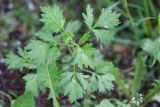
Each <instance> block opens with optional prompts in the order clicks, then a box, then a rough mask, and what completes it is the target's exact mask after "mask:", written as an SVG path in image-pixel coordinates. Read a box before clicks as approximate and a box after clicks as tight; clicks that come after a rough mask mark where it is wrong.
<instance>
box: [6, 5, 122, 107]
mask: <svg viewBox="0 0 160 107" xmlns="http://www.w3.org/2000/svg"><path fill="white" fill-rule="evenodd" d="M41 11H42V15H41V16H42V18H41V20H40V21H41V22H43V24H44V26H43V27H42V29H41V30H40V31H38V32H37V33H35V35H36V38H35V39H33V40H31V41H30V42H29V43H28V44H27V46H25V47H24V49H21V48H19V49H18V54H17V55H15V54H13V53H10V54H8V55H7V58H6V60H5V62H6V64H7V65H8V67H9V68H10V69H24V68H27V69H31V70H32V71H33V72H32V73H29V74H27V75H26V76H24V80H25V81H26V87H25V93H24V95H22V96H21V97H19V98H17V99H16V101H15V102H14V103H13V107H22V106H23V107H24V105H25V104H27V106H31V107H33V106H34V102H33V101H32V100H33V97H36V96H37V95H38V94H39V92H40V91H42V90H45V89H46V88H48V89H49V90H50V91H49V96H48V98H51V99H53V106H54V107H60V106H61V104H60V103H59V100H58V99H59V96H58V94H59V93H63V94H64V95H66V96H68V98H69V100H70V101H71V102H75V101H76V100H78V99H82V98H90V97H92V95H93V93H94V92H96V91H99V92H102V93H106V92H107V91H110V90H112V89H113V87H114V84H113V81H114V80H115V78H114V76H113V75H112V72H113V70H115V71H116V70H117V69H115V67H114V66H113V64H112V63H111V62H109V61H106V60H103V57H102V55H101V53H100V51H99V50H98V49H96V48H94V47H93V45H92V41H91V40H90V38H92V35H94V37H95V38H96V39H97V41H98V42H100V43H101V44H102V45H106V44H109V43H110V42H111V41H112V40H113V39H114V34H115V32H114V28H115V27H116V26H117V25H118V24H119V19H118V18H119V16H120V14H119V13H117V12H114V11H113V10H112V8H105V9H103V10H102V11H101V14H100V16H99V18H98V20H95V19H94V15H93V9H92V8H91V7H90V6H89V5H88V6H87V8H86V13H83V17H84V23H85V24H86V25H87V27H88V29H89V30H88V31H87V32H85V33H84V34H83V35H82V37H81V38H80V39H79V41H78V42H75V40H74V38H75V36H76V33H77V31H78V29H79V28H80V23H79V22H78V21H66V20H65V19H64V17H63V12H62V10H60V8H59V7H58V6H56V5H54V6H43V7H41ZM111 71H112V72H111ZM104 103H110V102H109V101H105V102H102V103H101V104H100V105H103V104H104ZM110 105H112V104H110ZM100 107H101V106H100Z"/></svg>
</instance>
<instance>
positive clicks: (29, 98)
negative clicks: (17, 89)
mask: <svg viewBox="0 0 160 107" xmlns="http://www.w3.org/2000/svg"><path fill="white" fill-rule="evenodd" d="M12 107H35V102H34V97H33V95H32V93H30V92H28V93H25V94H23V95H21V96H20V97H18V98H17V99H16V100H15V101H14V103H13V105H12Z"/></svg>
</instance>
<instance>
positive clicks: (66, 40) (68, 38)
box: [63, 32, 74, 44]
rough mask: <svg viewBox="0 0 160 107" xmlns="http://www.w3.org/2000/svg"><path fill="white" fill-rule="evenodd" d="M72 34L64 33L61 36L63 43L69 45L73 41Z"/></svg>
mask: <svg viewBox="0 0 160 107" xmlns="http://www.w3.org/2000/svg"><path fill="white" fill-rule="evenodd" d="M73 37H74V34H73V33H72V32H65V33H64V35H63V39H64V43H66V44H69V43H70V42H72V41H73Z"/></svg>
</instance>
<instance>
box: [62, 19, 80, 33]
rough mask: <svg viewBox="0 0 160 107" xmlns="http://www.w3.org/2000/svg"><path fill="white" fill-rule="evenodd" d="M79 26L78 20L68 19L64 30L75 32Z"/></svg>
mask: <svg viewBox="0 0 160 107" xmlns="http://www.w3.org/2000/svg"><path fill="white" fill-rule="evenodd" d="M80 27H81V23H80V22H79V21H70V22H68V23H67V25H66V28H65V31H67V32H77V31H78V30H79V29H80Z"/></svg>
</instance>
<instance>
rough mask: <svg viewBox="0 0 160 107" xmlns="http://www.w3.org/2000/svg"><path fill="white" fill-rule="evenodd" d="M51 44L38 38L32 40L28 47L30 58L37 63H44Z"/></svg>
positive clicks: (26, 48)
mask: <svg viewBox="0 0 160 107" xmlns="http://www.w3.org/2000/svg"><path fill="white" fill-rule="evenodd" d="M48 49H49V46H48V44H46V43H43V42H41V41H38V40H32V41H31V42H30V43H29V44H28V45H27V46H26V47H25V50H27V54H28V58H30V59H32V60H34V61H35V63H37V64H44V63H45V61H46V56H47V53H48Z"/></svg>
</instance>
